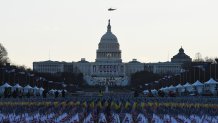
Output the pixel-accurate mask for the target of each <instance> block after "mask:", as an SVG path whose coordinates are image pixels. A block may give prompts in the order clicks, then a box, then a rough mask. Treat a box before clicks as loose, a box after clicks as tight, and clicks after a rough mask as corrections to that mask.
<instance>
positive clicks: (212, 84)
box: [204, 78, 218, 95]
mask: <svg viewBox="0 0 218 123" xmlns="http://www.w3.org/2000/svg"><path fill="white" fill-rule="evenodd" d="M204 84H205V87H208V88H209V90H210V92H211V93H213V94H214V95H215V94H216V86H218V82H217V81H215V80H214V79H213V78H211V79H210V80H208V81H207V82H205V83H204Z"/></svg>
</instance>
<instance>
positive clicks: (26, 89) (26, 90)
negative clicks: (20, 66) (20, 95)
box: [24, 85, 33, 93]
mask: <svg viewBox="0 0 218 123" xmlns="http://www.w3.org/2000/svg"><path fill="white" fill-rule="evenodd" d="M32 90H33V88H32V87H31V86H30V85H27V86H25V87H24V93H28V92H30V91H32Z"/></svg>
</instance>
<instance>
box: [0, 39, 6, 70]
mask: <svg viewBox="0 0 218 123" xmlns="http://www.w3.org/2000/svg"><path fill="white" fill-rule="evenodd" d="M7 55H8V52H7V50H6V49H5V47H4V46H3V45H2V44H1V43H0V66H2V65H4V64H6V63H7V61H8V57H7Z"/></svg>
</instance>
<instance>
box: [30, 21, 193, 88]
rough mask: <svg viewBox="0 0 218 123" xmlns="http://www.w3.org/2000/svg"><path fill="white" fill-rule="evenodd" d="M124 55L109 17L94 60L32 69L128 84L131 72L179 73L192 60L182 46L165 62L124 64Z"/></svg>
mask: <svg viewBox="0 0 218 123" xmlns="http://www.w3.org/2000/svg"><path fill="white" fill-rule="evenodd" d="M121 54H122V52H121V50H120V45H119V42H118V39H117V37H116V36H115V35H114V34H113V33H112V31H111V25H110V20H109V21H108V26H107V32H106V33H105V34H104V35H103V36H102V37H101V40H100V42H99V44H98V49H97V51H96V59H95V62H88V61H86V60H85V58H82V59H81V61H78V62H72V63H66V62H56V61H45V62H34V63H33V70H34V71H38V72H46V73H57V72H81V73H83V75H84V80H85V81H86V82H87V84H89V85H102V86H104V85H109V86H113V85H117V86H126V85H128V84H129V82H130V77H131V75H132V74H134V73H136V72H139V71H144V70H148V71H151V72H153V73H157V74H178V73H180V70H181V65H182V63H183V62H184V61H190V60H189V59H188V57H187V56H186V57H185V55H184V50H183V49H182V50H181V49H180V52H179V56H180V57H178V56H176V57H175V56H174V57H173V58H172V62H162V63H160V62H159V63H141V62H139V61H137V60H136V59H133V60H132V61H130V62H128V63H123V62H122V57H121ZM181 56H182V57H181ZM183 58H185V60H184V59H183ZM187 59H188V60H187ZM178 61H181V62H178Z"/></svg>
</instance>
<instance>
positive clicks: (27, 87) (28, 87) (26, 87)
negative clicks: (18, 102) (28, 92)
mask: <svg viewBox="0 0 218 123" xmlns="http://www.w3.org/2000/svg"><path fill="white" fill-rule="evenodd" d="M24 89H32V87H31V86H30V85H27V86H25V87H24Z"/></svg>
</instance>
